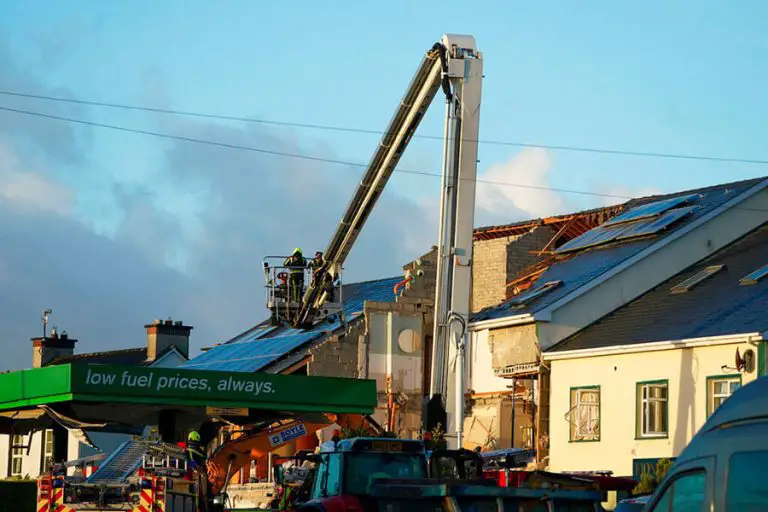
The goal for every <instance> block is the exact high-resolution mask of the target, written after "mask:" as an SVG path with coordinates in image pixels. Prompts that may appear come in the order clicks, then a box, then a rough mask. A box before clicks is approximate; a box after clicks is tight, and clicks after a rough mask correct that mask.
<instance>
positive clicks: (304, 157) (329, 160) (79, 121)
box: [0, 106, 632, 200]
mask: <svg viewBox="0 0 768 512" xmlns="http://www.w3.org/2000/svg"><path fill="white" fill-rule="evenodd" d="M0 111H5V112H13V113H16V114H23V115H29V116H35V117H42V118H45V119H53V120H57V121H66V122H69V123H76V124H82V125H86V126H93V127H96V128H106V129H109V130H117V131H121V132H127V133H136V134H140V135H150V136H153V137H162V138H164V139H172V140H179V141H184V142H192V143H196V144H207V145H210V146H219V147H223V148H228V149H237V150H242V151H252V152H254V153H262V154H267V155H274V156H281V157H286V158H298V159H301V160H311V161H314V162H323V163H330V164H339V165H348V166H353V167H367V166H368V164H363V163H360V162H350V161H348V160H339V159H335V158H325V157H318V156H312V155H302V154H300V153H290V152H287V151H277V150H273V149H266V148H257V147H254V146H245V145H241V144H230V143H228V142H218V141H213V140H206V139H198V138H195V137H185V136H183V135H173V134H169V133H161V132H154V131H149V130H140V129H137V128H128V127H125V126H116V125H112V124H106V123H99V122H96V121H86V120H84V119H75V118H71V117H64V116H57V115H53V114H45V113H43V112H32V111H29V110H21V109H16V108H11V107H3V106H0ZM394 172H398V173H402V174H415V175H418V176H430V177H437V178H442V175H440V174H436V173H432V172H427V171H417V170H412V169H395V171H394ZM462 179H468V178H462ZM474 181H475V182H477V183H487V184H489V185H500V186H506V187H517V188H526V189H534V190H546V191H551V192H559V193H563V194H579V195H586V196H596V197H607V198H611V199H623V200H627V199H632V197H630V196H620V195H616V194H603V193H600V192H588V191H585V190H569V189H562V188H552V187H543V186H537V185H524V184H521V183H511V182H508V181H495V180H485V179H480V178H475V180H474Z"/></svg>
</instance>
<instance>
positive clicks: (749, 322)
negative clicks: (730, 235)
mask: <svg viewBox="0 0 768 512" xmlns="http://www.w3.org/2000/svg"><path fill="white" fill-rule="evenodd" d="M720 264H723V265H725V268H723V269H722V270H720V271H719V272H716V273H715V274H713V275H712V276H710V277H709V278H706V279H705V280H703V281H701V282H699V284H697V285H695V286H694V287H693V288H691V289H690V290H689V291H687V292H685V293H678V294H672V293H670V289H671V288H672V287H673V286H675V285H677V284H679V283H681V282H683V281H684V280H686V279H688V278H690V277H691V276H693V275H695V274H696V273H698V272H699V271H701V270H702V269H704V268H705V267H707V266H710V265H720ZM766 264H768V224H765V225H763V226H762V227H761V228H759V229H757V230H755V231H753V232H752V233H750V234H748V235H746V236H744V237H742V238H741V239H739V240H738V241H736V242H735V243H733V244H731V245H729V246H728V247H725V248H723V249H721V250H720V251H718V252H716V253H715V254H713V255H712V256H710V257H708V258H706V259H704V260H702V261H700V262H699V263H697V264H695V265H692V266H690V267H688V268H687V269H686V270H684V271H683V272H680V273H679V274H677V275H676V276H674V277H672V278H670V279H669V280H667V281H665V282H664V283H662V284H660V285H658V286H656V287H655V288H653V289H652V290H651V291H649V292H647V293H645V294H644V295H642V296H640V297H638V298H637V299H635V300H634V301H632V302H629V303H628V304H626V305H624V306H622V307H621V308H619V309H617V310H616V311H614V312H613V313H611V314H609V315H607V316H605V317H603V318H602V319H600V320H598V321H597V322H595V323H593V324H592V325H590V326H588V327H586V328H585V329H583V330H581V331H580V332H578V333H576V334H574V335H572V336H570V337H569V338H566V339H565V340H563V341H562V342H560V343H559V344H557V345H555V346H554V347H552V348H551V349H549V350H547V352H564V351H569V350H581V349H589V348H602V347H609V346H617V345H636V344H640V343H651V342H655V341H669V340H683V339H691V338H702V337H707V336H721V335H727V334H742V333H744V334H746V333H752V332H764V331H766V330H768V315H766V312H767V311H768V278H765V279H763V280H761V281H758V283H757V284H753V285H748V286H740V285H739V280H740V279H741V278H742V277H744V276H746V275H748V274H750V273H752V272H754V271H755V270H757V269H759V268H760V267H762V266H763V265H766Z"/></svg>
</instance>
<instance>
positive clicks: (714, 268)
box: [670, 265, 725, 293]
mask: <svg viewBox="0 0 768 512" xmlns="http://www.w3.org/2000/svg"><path fill="white" fill-rule="evenodd" d="M724 268H725V265H710V266H708V267H706V268H705V269H703V270H702V271H700V272H697V273H695V274H694V275H692V276H691V277H689V278H688V279H686V280H685V281H683V282H682V283H680V284H677V285H675V286H673V287H672V289H670V292H671V293H685V292H687V291H690V290H691V288H693V287H694V286H696V285H697V284H699V283H701V282H702V281H703V280H705V279H707V278H708V277H712V276H713V275H715V274H716V273H718V272H719V271H721V270H723V269H724Z"/></svg>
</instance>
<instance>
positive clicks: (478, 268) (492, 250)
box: [471, 236, 521, 312]
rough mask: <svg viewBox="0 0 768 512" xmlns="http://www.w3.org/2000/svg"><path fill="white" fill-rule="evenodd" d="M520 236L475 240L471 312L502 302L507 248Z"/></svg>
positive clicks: (505, 282) (504, 290)
mask: <svg viewBox="0 0 768 512" xmlns="http://www.w3.org/2000/svg"><path fill="white" fill-rule="evenodd" d="M519 238H521V237H520V236H505V237H502V238H496V239H494V240H475V242H474V244H473V248H472V302H471V307H472V312H477V311H480V310H481V309H483V308H486V307H488V306H495V305H496V304H498V303H499V302H501V301H503V300H504V294H505V292H506V284H507V271H506V269H507V250H508V249H507V247H508V246H509V245H510V244H512V245H514V242H516V241H517V240H518V239H519Z"/></svg>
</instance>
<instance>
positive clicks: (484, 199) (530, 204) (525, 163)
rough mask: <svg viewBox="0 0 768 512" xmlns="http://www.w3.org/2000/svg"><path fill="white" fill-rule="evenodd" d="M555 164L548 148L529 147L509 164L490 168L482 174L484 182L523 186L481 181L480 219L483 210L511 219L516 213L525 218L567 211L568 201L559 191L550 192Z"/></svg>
mask: <svg viewBox="0 0 768 512" xmlns="http://www.w3.org/2000/svg"><path fill="white" fill-rule="evenodd" d="M552 163H553V162H552V157H551V155H550V154H549V153H548V152H547V151H546V150H545V149H542V148H525V149H523V150H522V151H520V152H519V153H518V154H516V155H515V156H514V157H512V158H511V159H510V160H508V161H507V162H504V163H501V164H495V165H492V166H490V167H489V168H488V169H487V170H486V171H485V172H484V173H482V174H481V175H480V179H481V180H484V181H495V182H501V183H513V184H515V185H523V186H518V187H516V186H511V185H500V184H492V183H484V182H478V184H477V207H478V209H479V210H481V211H480V212H478V217H482V216H483V215H484V214H483V212H482V210H484V211H485V214H486V215H487V214H491V215H494V216H504V217H505V218H507V219H509V217H510V215H512V214H513V212H514V213H517V214H518V216H520V217H521V218H526V217H527V218H538V217H546V216H549V215H555V214H558V213H564V212H566V211H567V209H568V205H567V202H566V201H565V199H564V198H563V197H562V196H561V195H559V194H558V193H557V192H554V191H552V190H548V188H549V187H550V186H551V185H550V182H549V175H550V172H551V170H552ZM515 210H518V211H517V212H515ZM507 222H508V220H507Z"/></svg>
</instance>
